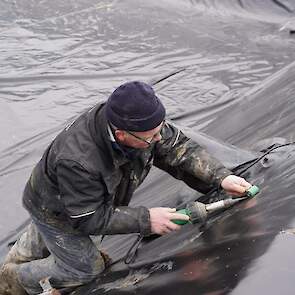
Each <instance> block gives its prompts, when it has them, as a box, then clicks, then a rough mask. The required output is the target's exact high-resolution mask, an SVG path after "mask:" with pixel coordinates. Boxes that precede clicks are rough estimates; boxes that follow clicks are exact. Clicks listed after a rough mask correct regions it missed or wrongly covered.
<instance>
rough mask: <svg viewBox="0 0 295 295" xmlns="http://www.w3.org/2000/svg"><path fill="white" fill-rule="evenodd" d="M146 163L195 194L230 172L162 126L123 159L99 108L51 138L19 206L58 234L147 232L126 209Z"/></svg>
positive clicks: (140, 212)
mask: <svg viewBox="0 0 295 295" xmlns="http://www.w3.org/2000/svg"><path fill="white" fill-rule="evenodd" d="M152 165H155V166H157V167H158V168H160V169H163V170H165V171H167V172H168V173H169V174H171V175H172V176H174V177H175V178H177V179H181V180H183V181H185V182H186V183H187V184H188V185H189V186H191V187H192V188H194V189H196V190H200V191H206V190H209V189H210V188H211V187H213V186H219V185H220V183H221V181H222V180H223V179H224V178H225V177H226V176H227V175H229V174H231V172H230V171H229V170H227V169H226V168H225V167H224V166H223V165H222V164H221V163H220V162H219V161H217V160H216V159H214V158H212V157H210V156H209V154H208V153H207V152H206V150H204V149H203V148H201V147H200V146H199V145H198V144H197V143H195V142H193V141H192V140H190V139H189V138H187V137H186V136H185V135H184V134H183V133H182V132H181V131H180V130H178V129H177V128H176V127H175V126H173V125H172V124H171V123H165V125H164V127H163V129H162V140H161V141H160V142H157V143H155V144H152V145H151V146H150V147H149V148H147V149H138V150H137V151H136V156H135V157H132V158H128V156H126V154H124V152H122V150H120V149H116V148H114V146H113V145H112V142H111V140H110V135H109V132H108V122H107V119H106V116H105V107H104V104H100V105H97V106H95V107H94V108H92V109H91V110H89V111H87V112H85V113H84V114H82V115H81V116H80V117H79V118H77V119H76V120H75V121H74V122H72V123H71V124H70V125H69V126H67V127H66V128H65V129H64V130H63V131H62V132H61V133H60V134H59V135H58V136H57V137H56V138H55V139H54V141H53V142H52V143H51V145H50V146H49V147H48V148H47V150H46V151H45V153H44V155H43V157H42V159H41V160H40V162H39V163H38V164H37V165H36V167H35V168H34V170H33V172H32V175H31V177H30V180H29V181H28V183H27V185H26V188H25V191H24V194H23V203H24V206H25V208H26V209H27V210H28V211H29V212H30V213H31V214H32V215H33V216H35V217H37V218H40V219H43V221H48V220H51V222H52V220H53V221H54V222H53V223H55V224H58V225H59V226H61V227H62V228H64V229H65V230H69V229H73V230H75V231H78V232H79V233H81V234H85V235H95V234H97V235H98V234H121V233H134V232H139V233H141V234H142V235H149V234H150V233H151V226H150V219H149V211H148V209H147V208H145V207H143V206H140V207H136V208H130V207H128V204H129V201H130V199H131V197H132V194H133V192H134V190H135V189H136V188H137V187H138V186H139V185H140V184H141V183H142V181H143V180H144V178H145V177H146V176H147V174H148V172H149V170H150V168H151V166H152ZM48 218H49V219H48Z"/></svg>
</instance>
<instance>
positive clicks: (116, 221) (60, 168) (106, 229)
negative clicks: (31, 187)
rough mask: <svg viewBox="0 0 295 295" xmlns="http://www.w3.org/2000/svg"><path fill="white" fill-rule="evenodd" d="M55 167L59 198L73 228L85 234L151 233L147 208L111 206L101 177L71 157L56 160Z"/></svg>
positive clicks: (110, 196)
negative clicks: (94, 174)
mask: <svg viewBox="0 0 295 295" xmlns="http://www.w3.org/2000/svg"><path fill="white" fill-rule="evenodd" d="M56 169H57V180H58V185H59V191H60V200H61V202H62V204H63V206H64V209H65V212H66V215H67V216H68V218H69V220H70V222H71V224H72V226H73V227H74V228H76V229H78V230H80V231H81V232H83V233H85V234H86V235H98V234H109V235H110V234H127V233H136V232H138V233H141V234H142V235H149V234H150V233H151V228H150V216H149V211H148V209H147V208H145V207H136V208H130V207H125V206H124V207H117V208H114V207H113V196H112V195H109V194H108V192H107V189H106V188H105V186H104V183H103V181H102V179H101V177H100V176H93V175H92V174H90V173H89V172H88V171H87V170H86V169H84V168H83V167H82V166H81V165H80V164H79V163H77V162H75V161H71V160H59V162H58V164H57V168H56Z"/></svg>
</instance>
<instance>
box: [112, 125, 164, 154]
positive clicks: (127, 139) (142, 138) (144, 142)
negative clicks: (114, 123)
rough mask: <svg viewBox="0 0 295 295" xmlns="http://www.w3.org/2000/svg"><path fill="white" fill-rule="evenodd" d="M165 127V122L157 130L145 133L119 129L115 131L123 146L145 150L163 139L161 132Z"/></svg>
mask: <svg viewBox="0 0 295 295" xmlns="http://www.w3.org/2000/svg"><path fill="white" fill-rule="evenodd" d="M163 126H164V121H163V122H162V123H161V124H160V125H159V126H157V127H156V128H154V129H151V130H148V131H143V132H133V131H126V130H119V129H118V130H116V131H115V135H116V138H117V139H118V140H119V142H120V143H121V144H123V145H126V146H129V147H133V148H137V149H145V148H148V147H149V146H150V145H151V144H152V143H154V142H157V141H160V140H161V139H162V136H161V130H162V128H163Z"/></svg>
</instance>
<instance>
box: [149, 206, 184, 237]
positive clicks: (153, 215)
mask: <svg viewBox="0 0 295 295" xmlns="http://www.w3.org/2000/svg"><path fill="white" fill-rule="evenodd" d="M149 211H150V220H151V229H152V233H153V234H158V235H164V234H167V233H170V232H171V231H174V230H179V229H180V228H181V226H179V225H177V224H175V223H173V222H172V221H171V220H175V219H177V220H189V217H188V216H187V215H184V214H181V213H176V209H175V208H164V207H159V208H151V209H149Z"/></svg>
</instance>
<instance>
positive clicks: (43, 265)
mask: <svg viewBox="0 0 295 295" xmlns="http://www.w3.org/2000/svg"><path fill="white" fill-rule="evenodd" d="M9 256H10V257H14V258H13V259H12V260H15V262H17V263H20V264H18V266H17V276H18V279H19V282H20V283H21V284H22V286H23V287H24V288H25V289H26V291H27V292H28V293H29V294H39V293H41V292H42V289H41V286H40V284H39V282H40V281H41V280H42V279H44V278H49V279H50V283H51V285H52V286H53V287H54V288H57V289H58V288H66V287H75V286H79V285H83V284H85V283H87V282H90V281H92V280H93V279H95V278H96V277H97V276H98V275H99V274H100V273H101V272H102V271H103V270H104V268H105V264H104V259H103V257H102V255H101V253H100V251H99V250H98V248H97V246H96V245H95V244H94V242H93V240H92V239H91V238H90V237H87V236H81V235H77V234H76V233H68V232H64V231H62V230H61V229H60V228H57V227H54V226H52V225H49V224H45V223H43V222H41V221H39V220H37V219H35V218H33V219H32V222H31V223H30V224H29V225H28V227H27V229H26V231H25V232H24V233H23V234H22V236H21V237H20V238H19V239H18V241H17V242H16V243H15V245H14V246H13V247H12V249H11V250H10V253H9V254H8V259H9Z"/></svg>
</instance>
